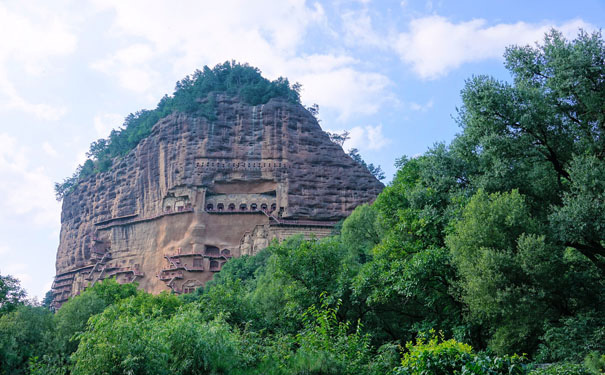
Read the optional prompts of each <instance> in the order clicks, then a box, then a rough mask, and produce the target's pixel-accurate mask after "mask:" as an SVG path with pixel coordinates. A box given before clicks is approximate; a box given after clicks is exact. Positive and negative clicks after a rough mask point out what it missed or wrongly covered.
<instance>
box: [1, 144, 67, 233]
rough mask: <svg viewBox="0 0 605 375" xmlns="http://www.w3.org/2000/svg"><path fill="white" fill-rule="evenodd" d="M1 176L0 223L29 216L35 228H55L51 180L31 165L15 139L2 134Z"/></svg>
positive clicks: (55, 206) (56, 210) (56, 207)
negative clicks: (36, 226)
mask: <svg viewBox="0 0 605 375" xmlns="http://www.w3.org/2000/svg"><path fill="white" fill-rule="evenodd" d="M0 176H2V179H0V196H2V197H3V199H2V200H1V201H0V219H3V220H6V221H9V222H10V221H14V220H15V217H16V216H19V215H31V217H32V218H33V219H32V221H33V223H34V224H36V225H40V226H45V227H51V228H55V227H56V226H58V224H59V212H60V207H59V203H58V202H57V201H56V200H55V199H54V190H53V189H54V188H53V182H52V179H51V178H50V177H49V176H48V175H47V174H46V172H45V170H44V169H43V168H42V167H37V166H33V165H31V163H30V161H29V159H28V157H27V150H26V149H25V148H24V147H20V146H19V145H18V143H17V140H16V139H15V138H13V137H10V136H9V135H7V134H3V133H0ZM3 220H0V221H3Z"/></svg>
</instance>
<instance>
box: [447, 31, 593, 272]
mask: <svg viewBox="0 0 605 375" xmlns="http://www.w3.org/2000/svg"><path fill="white" fill-rule="evenodd" d="M505 59H506V66H507V68H508V69H509V71H510V72H511V73H512V75H513V79H514V82H513V83H512V84H510V83H506V82H500V81H497V80H495V79H493V78H490V77H486V76H477V77H474V78H472V79H471V80H469V81H467V83H466V86H465V88H464V90H463V92H462V100H463V103H464V105H463V107H462V108H461V110H460V116H459V120H460V123H461V125H462V127H463V129H464V132H463V134H462V135H461V137H460V139H459V140H458V142H456V147H457V148H458V149H459V153H460V155H464V157H465V159H466V160H467V161H468V162H469V164H471V163H472V164H475V165H478V166H479V169H480V171H481V173H480V174H478V175H476V176H474V177H473V179H472V182H473V183H474V184H475V186H477V187H481V188H484V189H485V190H486V191H488V192H494V191H510V190H512V189H518V190H519V192H520V193H521V194H523V195H525V196H526V197H527V198H528V203H529V204H530V206H531V209H532V211H534V212H535V213H537V214H538V215H539V217H540V219H543V218H545V217H546V216H548V214H549V213H550V211H551V207H561V206H563V207H565V206H568V205H571V206H570V207H569V210H570V211H573V210H574V209H577V204H580V200H582V199H584V198H582V197H580V196H576V199H572V198H571V196H569V195H568V196H567V199H566V200H564V201H563V195H564V193H567V192H569V190H570V187H571V186H573V185H574V178H581V177H580V176H582V174H581V173H580V174H578V173H579V172H575V173H574V176H572V168H573V166H574V165H576V166H577V165H578V163H577V162H574V160H576V159H578V158H580V159H578V160H586V159H585V158H587V157H589V158H592V159H593V160H594V162H593V163H596V162H603V161H604V159H605V152H603V150H605V143H604V142H605V141H604V139H605V115H604V114H603V105H602V103H603V102H604V101H605V64H603V61H605V44H604V41H603V38H602V36H601V33H600V32H595V33H592V34H587V33H585V32H580V34H579V36H578V38H577V39H575V40H572V41H567V40H565V38H563V36H562V35H561V33H559V32H557V31H554V30H553V31H551V32H550V33H549V34H547V35H546V38H545V40H544V43H543V44H542V45H539V46H536V47H529V46H526V47H519V46H513V47H510V48H508V49H507V52H506V55H505ZM580 163H581V162H580ZM581 184H582V182H581V181H578V183H576V188H575V189H576V190H575V191H576V193H577V192H578V190H577V188H578V186H579V185H581ZM593 188H595V186H593ZM593 198H595V197H593ZM574 205H575V206H574ZM574 207H575V208H574ZM562 210H563V212H566V211H565V210H566V209H565V208H562ZM569 213H570V214H571V212H569ZM597 215H598V216H597V217H596V218H595V219H597V220H596V221H597V223H601V222H602V216H603V213H602V212H601V213H600V214H598V213H597ZM576 218H577V219H581V218H580V217H576ZM583 219H584V220H585V219H587V218H586V217H584V218H583ZM584 223H585V224H586V225H588V226H590V225H591V224H590V222H586V221H583V222H580V223H577V225H578V226H582V225H583V224H584ZM593 229H598V228H593ZM590 230H591V229H589V230H588V232H587V231H584V232H581V233H578V236H575V237H574V236H570V231H566V233H567V234H568V235H567V236H563V237H561V238H560V240H561V244H563V245H565V246H570V247H573V248H575V249H576V250H578V251H579V252H581V253H582V254H584V255H585V256H586V257H587V258H588V259H590V260H591V261H592V262H593V263H594V264H595V265H596V266H597V267H599V268H600V269H601V270H605V263H603V257H604V256H605V244H604V243H603V237H600V238H599V236H598V235H597V236H596V237H595V236H594V235H593V234H591V233H589V232H590ZM601 232H602V231H601ZM586 236H589V237H586Z"/></svg>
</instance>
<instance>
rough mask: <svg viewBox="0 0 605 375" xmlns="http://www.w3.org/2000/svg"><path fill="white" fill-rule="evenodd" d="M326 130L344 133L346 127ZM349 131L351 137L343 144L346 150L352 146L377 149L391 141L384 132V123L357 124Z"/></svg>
mask: <svg viewBox="0 0 605 375" xmlns="http://www.w3.org/2000/svg"><path fill="white" fill-rule="evenodd" d="M326 131H328V132H333V133H342V132H343V131H344V129H340V130H326ZM347 131H348V132H349V139H348V140H347V141H346V142H345V143H344V145H343V149H344V150H345V151H348V150H350V149H352V148H356V149H358V150H361V151H376V150H380V149H381V148H382V147H384V146H386V145H388V144H389V143H390V141H389V140H388V139H387V138H385V136H384V134H383V133H382V125H376V126H372V125H366V126H355V127H353V128H351V129H348V130H347Z"/></svg>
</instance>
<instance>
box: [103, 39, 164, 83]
mask: <svg viewBox="0 0 605 375" xmlns="http://www.w3.org/2000/svg"><path fill="white" fill-rule="evenodd" d="M153 55H154V54H153V50H152V48H151V47H150V46H149V45H147V44H133V45H131V46H128V47H126V48H122V49H120V50H118V51H117V52H116V53H114V54H113V55H111V56H109V57H107V58H105V59H103V60H100V61H96V62H94V63H92V64H91V67H92V68H93V69H96V70H99V71H101V72H103V73H105V74H107V75H109V76H113V77H116V78H117V79H118V81H119V82H120V84H121V85H122V87H124V88H126V89H128V90H132V91H135V92H139V93H142V92H146V91H147V90H149V89H150V88H151V86H152V82H153V80H154V79H155V78H157V76H158V74H157V72H155V71H154V70H153V69H152V68H151V67H150V66H149V64H148V63H147V62H148V61H150V60H151V59H152V57H153Z"/></svg>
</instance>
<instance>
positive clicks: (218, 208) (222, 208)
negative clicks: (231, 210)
mask: <svg viewBox="0 0 605 375" xmlns="http://www.w3.org/2000/svg"><path fill="white" fill-rule="evenodd" d="M216 209H217V210H219V211H224V210H225V205H224V204H222V203H219V204H217V205H216Z"/></svg>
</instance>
